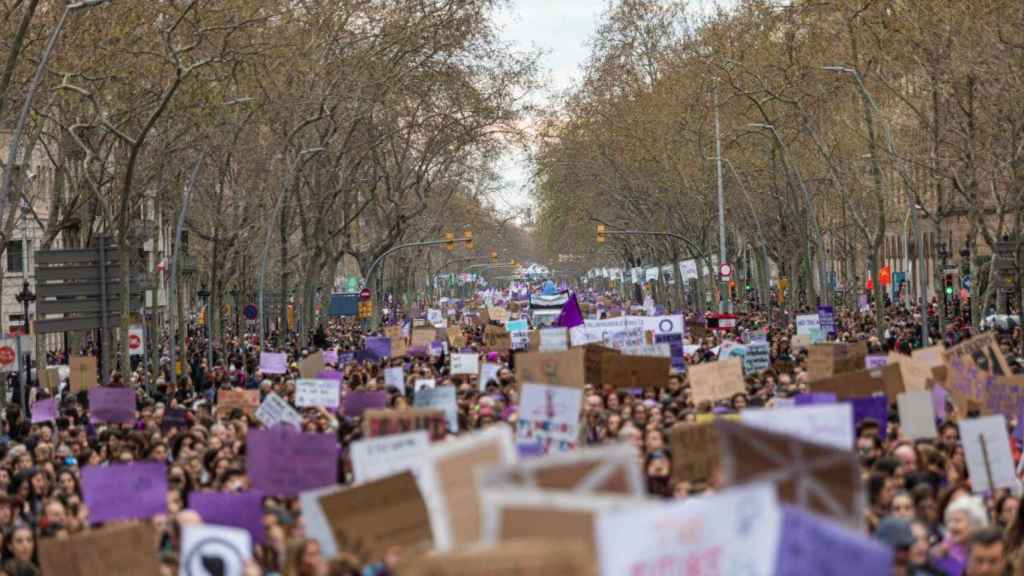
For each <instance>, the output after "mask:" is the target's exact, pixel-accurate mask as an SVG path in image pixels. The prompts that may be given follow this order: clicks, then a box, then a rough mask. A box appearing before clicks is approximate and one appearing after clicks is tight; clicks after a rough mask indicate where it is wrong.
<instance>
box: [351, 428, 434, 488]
mask: <svg viewBox="0 0 1024 576" xmlns="http://www.w3.org/2000/svg"><path fill="white" fill-rule="evenodd" d="M429 447H430V433H429V432H427V431H426V430H417V431H415V432H407V433H405V434H394V435H390V436H381V437H379V438H367V439H364V440H356V441H355V442H353V443H352V445H351V446H350V447H349V454H350V455H351V457H352V476H353V478H354V479H355V483H356V484H363V483H365V482H372V481H374V480H377V479H380V478H384V477H386V476H392V475H394V474H398V473H400V472H405V471H406V470H409V471H411V472H412V473H413V475H414V476H418V475H419V469H420V467H421V466H422V464H423V454H424V453H425V452H426V451H427V449H428V448H429Z"/></svg>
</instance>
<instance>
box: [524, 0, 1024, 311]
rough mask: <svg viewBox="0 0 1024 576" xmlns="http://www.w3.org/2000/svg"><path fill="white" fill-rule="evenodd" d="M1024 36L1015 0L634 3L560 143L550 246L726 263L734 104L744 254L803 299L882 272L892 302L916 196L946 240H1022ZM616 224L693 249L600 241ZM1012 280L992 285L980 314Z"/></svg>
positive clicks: (549, 157)
mask: <svg viewBox="0 0 1024 576" xmlns="http://www.w3.org/2000/svg"><path fill="white" fill-rule="evenodd" d="M1020 38H1024V6H1022V5H1021V4H1020V3H1019V2H1014V1H1012V0H984V1H982V2H974V1H971V2H968V1H966V0H954V1H939V0H919V1H917V0H915V1H913V2H905V1H900V0H856V1H853V2H848V1H826V2H802V1H794V2H789V3H785V4H782V3H779V2H773V1H768V0H741V1H740V2H739V3H738V6H736V7H735V8H734V9H732V10H729V11H719V12H717V13H716V14H714V15H712V16H709V17H703V18H698V17H694V16H693V15H691V14H688V13H687V12H686V10H685V8H684V4H683V3H681V2H674V1H668V0H664V1H660V0H618V1H617V2H615V3H614V4H613V5H612V6H611V8H610V9H609V10H608V12H607V13H606V15H605V18H604V22H603V24H602V26H601V28H600V29H599V31H598V33H597V36H596V39H595V42H594V48H593V53H592V55H591V59H590V61H589V63H588V66H587V68H586V74H585V78H584V80H583V81H582V82H581V84H580V85H579V86H578V87H577V88H576V89H575V90H573V91H572V92H571V93H570V94H567V95H566V98H565V100H564V105H563V106H562V107H560V108H559V109H558V110H555V111H552V113H551V115H550V116H549V121H548V123H547V125H546V126H545V129H544V130H543V131H542V134H541V138H540V142H539V144H538V147H537V154H536V158H535V161H536V179H537V186H536V196H537V201H538V205H539V214H540V218H539V221H540V230H541V235H542V237H543V239H544V241H545V242H546V243H547V245H548V246H549V247H550V248H551V249H554V248H555V247H557V246H565V245H567V244H569V243H570V242H571V243H572V244H574V245H580V246H583V247H584V248H581V251H582V252H583V255H584V256H585V258H584V259H583V261H584V262H585V263H586V264H587V265H594V264H601V263H606V264H607V265H616V266H621V265H622V263H624V262H625V263H628V264H629V265H640V264H641V263H648V264H650V263H655V262H661V263H664V262H676V261H678V260H680V259H681V257H685V258H697V259H698V260H699V261H700V262H702V263H703V269H704V271H705V273H707V272H710V258H711V255H712V254H717V252H718V225H717V193H716V165H715V164H716V157H717V154H716V149H715V140H716V136H715V131H716V124H715V120H716V112H717V113H718V115H719V116H720V118H721V128H720V133H721V157H722V161H723V165H722V170H723V178H724V185H725V188H726V227H727V230H726V233H727V236H728V244H729V254H730V255H731V256H730V259H731V260H734V259H736V255H737V254H749V259H750V260H751V261H752V262H754V263H755V265H754V268H755V270H757V271H758V272H759V274H757V276H758V289H759V290H760V291H761V292H762V296H763V297H765V298H766V297H767V290H768V274H767V273H766V271H767V270H768V269H769V264H768V262H769V260H770V261H771V262H772V263H774V264H775V265H777V266H778V267H779V268H780V270H781V273H782V274H783V275H786V276H788V277H789V278H790V281H791V289H790V290H789V294H790V296H791V297H792V296H793V295H795V294H796V293H798V292H800V291H803V292H805V293H806V294H807V296H808V300H809V301H811V302H813V301H814V300H815V298H816V297H818V296H822V297H826V298H827V297H829V296H830V295H829V294H827V293H823V294H816V291H817V290H819V289H820V290H822V291H823V292H827V286H828V282H821V281H820V280H821V278H822V276H824V275H827V274H825V271H826V268H827V269H828V270H835V271H836V272H837V273H838V274H839V277H840V281H841V283H842V286H844V287H845V288H846V293H845V298H846V303H847V304H852V303H853V298H855V293H856V291H857V290H859V289H860V287H861V286H863V282H864V280H865V279H867V278H873V279H874V285H875V287H876V290H877V293H876V296H879V297H880V296H881V289H882V287H881V283H880V282H879V281H878V271H879V268H880V266H881V264H882V261H883V249H884V243H885V241H886V236H887V235H900V234H901V233H902V228H903V222H904V221H905V220H906V219H907V217H908V210H909V209H910V208H911V207H913V206H915V205H916V206H918V207H919V209H918V214H917V216H918V217H919V218H920V220H921V229H922V230H923V231H924V232H927V233H928V235H929V237H931V238H936V239H946V238H947V237H949V236H950V234H951V233H953V234H954V235H955V236H956V237H957V238H958V240H959V241H962V242H963V243H965V244H966V247H967V248H968V249H969V250H970V251H971V254H972V256H976V255H978V254H981V253H985V252H987V251H989V250H991V249H992V248H993V246H994V243H995V242H996V241H998V240H999V239H1000V238H1001V237H1002V236H1003V235H1004V234H1007V235H1011V236H1014V237H1018V238H1019V237H1020V232H1021V225H1022V218H1021V214H1022V211H1021V207H1022V200H1024V110H1022V109H1021V108H1020V107H1019V106H1018V105H1016V104H1015V100H1016V98H1015V95H1017V94H1020V93H1021V92H1022V90H1024V43H1022V42H1020V40H1019V39H1020ZM598 221H599V222H605V223H607V224H608V225H609V226H610V227H621V228H642V229H648V230H660V231H669V232H674V233H676V234H679V235H681V236H683V237H684V238H685V241H683V242H676V241H664V242H662V241H657V240H650V239H635V240H632V241H627V240H623V241H619V240H618V239H616V240H615V241H614V242H609V246H611V247H613V248H612V249H607V248H606V249H604V250H602V251H601V252H597V247H596V246H594V244H593V241H592V238H593V229H594V228H593V225H594V223H595V222H598ZM586 246H593V248H592V249H589V251H588V249H587V248H585V247H586ZM949 249H951V250H952V251H953V253H954V254H955V253H956V252H958V251H959V249H960V246H959V245H958V246H953V247H949ZM562 251H563V252H564V250H562ZM927 256H928V257H929V258H931V257H934V256H935V255H934V254H928V255H927ZM734 261H735V260H734ZM978 263H979V259H978V258H972V260H971V266H972V272H974V273H975V274H976V275H975V277H976V278H977V272H978ZM939 268H940V267H938V266H936V267H934V268H933V269H934V270H935V273H936V278H937V279H938V278H941V277H940V276H939V275H940V274H941V272H942V271H941V269H939ZM815 279H818V281H817V282H816V281H815ZM916 283H917V282H916V278H915V284H916ZM937 284H938V285H941V281H939V282H937ZM994 284H995V282H976V283H975V285H974V289H973V291H974V294H973V296H974V298H973V302H974V303H975V310H974V312H975V318H977V315H978V311H979V309H980V308H981V307H982V306H983V305H984V304H985V303H986V302H988V301H990V299H991V298H992V293H993V288H992V287H993V286H994ZM979 286H987V288H985V289H981V290H982V291H981V292H979V290H980V289H979ZM843 296H844V295H843V294H837V295H836V300H837V301H841V300H842V299H843ZM762 301H764V300H762ZM940 301H941V299H940ZM879 325H880V326H881V319H880V318H879Z"/></svg>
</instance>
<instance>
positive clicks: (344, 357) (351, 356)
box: [338, 352, 356, 367]
mask: <svg viewBox="0 0 1024 576" xmlns="http://www.w3.org/2000/svg"><path fill="white" fill-rule="evenodd" d="M355 359H356V353H355V352H342V353H340V354H338V367H341V366H342V365H344V364H348V363H349V362H351V361H353V360H355Z"/></svg>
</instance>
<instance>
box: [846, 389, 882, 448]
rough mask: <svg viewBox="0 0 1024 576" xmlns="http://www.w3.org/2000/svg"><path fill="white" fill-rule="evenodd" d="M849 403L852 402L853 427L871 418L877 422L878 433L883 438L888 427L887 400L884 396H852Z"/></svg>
mask: <svg viewBox="0 0 1024 576" xmlns="http://www.w3.org/2000/svg"><path fill="white" fill-rule="evenodd" d="M850 404H853V426H854V428H856V427H857V425H858V424H860V423H861V422H863V421H864V420H865V419H867V418H871V419H873V420H874V421H875V422H878V425H879V427H880V428H879V429H880V434H881V435H882V438H885V435H886V431H887V430H888V429H889V400H888V399H887V398H886V397H885V396H867V397H864V398H852V399H850Z"/></svg>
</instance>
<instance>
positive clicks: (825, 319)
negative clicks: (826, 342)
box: [818, 306, 836, 339]
mask: <svg viewBox="0 0 1024 576" xmlns="http://www.w3.org/2000/svg"><path fill="white" fill-rule="evenodd" d="M818 325H819V326H820V327H821V331H822V333H824V334H825V335H827V336H828V337H829V338H833V339H834V338H835V337H836V314H835V311H834V310H833V309H832V307H831V306H818Z"/></svg>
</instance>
